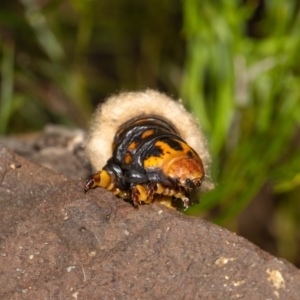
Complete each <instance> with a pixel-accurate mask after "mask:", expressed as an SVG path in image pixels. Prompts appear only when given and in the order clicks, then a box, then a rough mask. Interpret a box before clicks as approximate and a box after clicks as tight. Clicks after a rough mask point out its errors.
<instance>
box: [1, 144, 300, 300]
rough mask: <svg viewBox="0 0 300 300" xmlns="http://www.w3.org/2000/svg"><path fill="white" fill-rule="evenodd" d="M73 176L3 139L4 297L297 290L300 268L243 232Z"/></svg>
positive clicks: (223, 295) (291, 294) (220, 295)
mask: <svg viewBox="0 0 300 300" xmlns="http://www.w3.org/2000/svg"><path fill="white" fill-rule="evenodd" d="M67 163H69V161H67V160H66V161H65V160H64V159H61V160H60V164H61V166H60V167H61V168H62V167H63V166H65V167H66V168H67V166H66V165H65V164H67ZM77 172H78V173H77ZM75 173H76V174H79V173H80V170H77V171H75ZM72 174H73V175H74V173H72ZM71 177H72V176H69V177H67V176H66V175H61V174H58V173H56V172H54V171H53V170H50V169H48V168H45V167H43V166H41V165H37V164H35V163H33V162H30V161H29V160H27V159H25V158H23V157H20V156H18V155H16V154H14V153H13V152H12V151H11V150H8V149H7V148H5V147H3V146H0V201H1V211H0V222H1V232H0V266H1V267H0V270H1V272H0V299H238V298H244V299H299V294H300V271H299V270H298V269H297V268H296V267H294V266H293V265H292V264H290V263H288V262H286V261H283V260H280V259H278V258H276V257H273V256H271V255H269V254H268V253H266V252H264V251H262V250H260V249H259V248H258V247H256V246H254V245H253V244H251V243H250V242H248V241H247V240H245V239H244V238H241V237H239V236H237V235H235V234H234V233H232V232H229V231H228V230H226V229H223V228H221V227H218V226H216V225H214V224H211V223H208V222H206V221H204V220H202V219H200V218H196V217H190V216H186V215H184V214H183V213H181V212H178V211H175V210H171V209H168V208H166V207H164V206H162V205H160V204H157V203H154V204H152V205H144V206H141V207H140V209H138V210H137V209H134V208H133V207H132V205H131V204H130V203H126V202H124V201H123V200H121V199H118V198H116V197H114V196H113V195H112V194H111V193H109V192H107V191H105V190H103V189H101V188H97V189H94V190H91V191H89V192H88V193H87V194H86V195H85V194H84V192H83V189H84V181H83V180H78V179H77V180H74V179H71Z"/></svg>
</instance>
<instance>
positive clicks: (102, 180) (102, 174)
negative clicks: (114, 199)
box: [84, 170, 115, 192]
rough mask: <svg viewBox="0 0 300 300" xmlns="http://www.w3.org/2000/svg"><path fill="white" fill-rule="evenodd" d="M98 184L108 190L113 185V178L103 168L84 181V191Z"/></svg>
mask: <svg viewBox="0 0 300 300" xmlns="http://www.w3.org/2000/svg"><path fill="white" fill-rule="evenodd" d="M96 186H100V187H103V188H105V189H107V190H109V191H111V190H112V189H113V188H114V187H115V179H114V178H113V177H112V176H111V175H110V174H109V173H108V172H107V171H105V170H102V171H99V172H98V173H96V174H94V175H93V176H92V177H91V178H90V179H88V180H87V181H86V184H85V189H84V191H85V192H87V191H88V190H90V189H92V188H94V187H96Z"/></svg>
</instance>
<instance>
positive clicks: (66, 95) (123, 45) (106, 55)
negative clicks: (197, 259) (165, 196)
mask: <svg viewBox="0 0 300 300" xmlns="http://www.w3.org/2000/svg"><path fill="white" fill-rule="evenodd" d="M0 30H1V39H0V51H1V53H0V55H1V71H0V76H1V83H0V84H1V94H0V97H1V98H0V134H2V135H3V134H15V133H24V132H32V131H37V130H41V129H42V128H43V127H44V125H46V124H48V123H55V124H63V125H66V126H69V127H82V128H87V126H88V122H89V120H90V117H91V114H92V112H93V110H94V107H95V105H96V104H98V103H99V102H101V101H102V100H103V99H104V98H106V97H107V96H109V95H110V94H112V93H116V92H118V91H123V90H136V89H142V88H147V87H150V88H156V89H159V90H161V91H164V92H166V93H168V94H169V95H172V96H174V97H176V98H177V97H182V98H183V99H184V101H185V104H186V106H187V107H188V108H189V109H190V110H191V111H192V112H193V113H194V114H195V115H196V116H197V117H198V118H199V121H200V123H201V125H202V128H203V130H204V131H205V134H206V136H207V138H208V140H209V145H210V149H211V152H212V156H213V165H212V178H213V180H214V181H215V182H216V188H215V189H214V190H213V191H211V192H209V193H207V194H203V195H202V196H201V203H200V204H199V205H196V206H194V207H191V208H190V209H189V210H187V212H186V213H187V214H192V215H198V216H201V217H204V218H206V219H208V220H210V221H213V222H216V223H218V224H220V225H222V226H225V227H227V228H229V229H230V230H234V231H236V232H237V233H238V234H241V235H243V236H245V237H247V238H248V239H250V240H251V241H253V242H254V243H256V244H257V245H259V246H260V247H262V248H263V249H265V250H267V251H269V252H271V253H273V254H274V255H277V256H280V257H284V258H286V259H288V260H289V261H291V262H292V263H294V264H296V265H297V266H300V230H299V228H300V196H299V194H300V126H299V125H300V59H299V56H300V2H299V1H298V0H248V1H247V0H244V1H238V0H231V1H226V0H220V1H208V0H203V1H199V0H185V1H174V0H160V1H158V0H152V1H142V0H140V1H130V0H110V1H105V0H103V1H96V0H19V1H2V3H1V10H0Z"/></svg>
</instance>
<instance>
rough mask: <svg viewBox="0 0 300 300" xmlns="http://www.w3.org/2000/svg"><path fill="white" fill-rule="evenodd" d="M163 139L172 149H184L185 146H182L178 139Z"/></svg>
mask: <svg viewBox="0 0 300 300" xmlns="http://www.w3.org/2000/svg"><path fill="white" fill-rule="evenodd" d="M163 141H164V142H165V143H166V144H168V145H169V146H170V147H171V148H172V149H174V150H176V151H182V150H183V148H182V146H181V144H180V143H179V142H178V141H176V140H175V139H172V138H168V137H167V138H164V139H163Z"/></svg>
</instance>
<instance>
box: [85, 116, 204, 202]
mask: <svg viewBox="0 0 300 300" xmlns="http://www.w3.org/2000/svg"><path fill="white" fill-rule="evenodd" d="M112 150H113V152H112V157H111V158H109V159H108V161H107V163H106V165H105V166H104V167H103V168H102V170H101V171H99V172H97V173H96V174H94V175H93V176H92V177H91V178H90V179H88V180H87V182H86V185H85V192H87V191H88V190H89V189H91V188H94V187H97V186H100V187H102V188H105V189H107V190H109V191H111V192H112V193H113V194H115V195H117V196H119V197H121V198H123V199H127V200H130V199H131V200H132V202H133V205H134V207H136V208H138V206H139V205H140V204H142V203H146V204H148V203H151V202H153V201H154V200H156V199H159V200H164V199H167V201H168V202H170V203H173V202H174V201H175V202H176V201H177V200H181V201H182V204H183V206H184V207H185V208H187V207H188V206H189V204H190V193H191V192H192V191H193V190H196V189H198V188H199V187H200V185H201V183H202V181H203V179H204V168H203V163H202V160H201V158H200V157H199V155H198V154H197V153H196V152H195V151H194V150H193V149H192V148H191V147H190V146H189V145H188V144H187V143H186V142H185V141H184V140H183V139H182V138H181V137H180V134H179V132H178V130H177V129H176V128H175V127H174V126H173V125H172V124H171V123H170V122H169V121H167V120H166V119H164V118H162V117H161V116H157V115H144V116H138V117H135V118H133V119H131V120H129V121H127V122H125V123H123V124H122V125H121V126H120V127H119V128H118V130H117V132H116V134H115V137H114V140H113V145H112ZM169 206H172V204H171V205H169Z"/></svg>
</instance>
